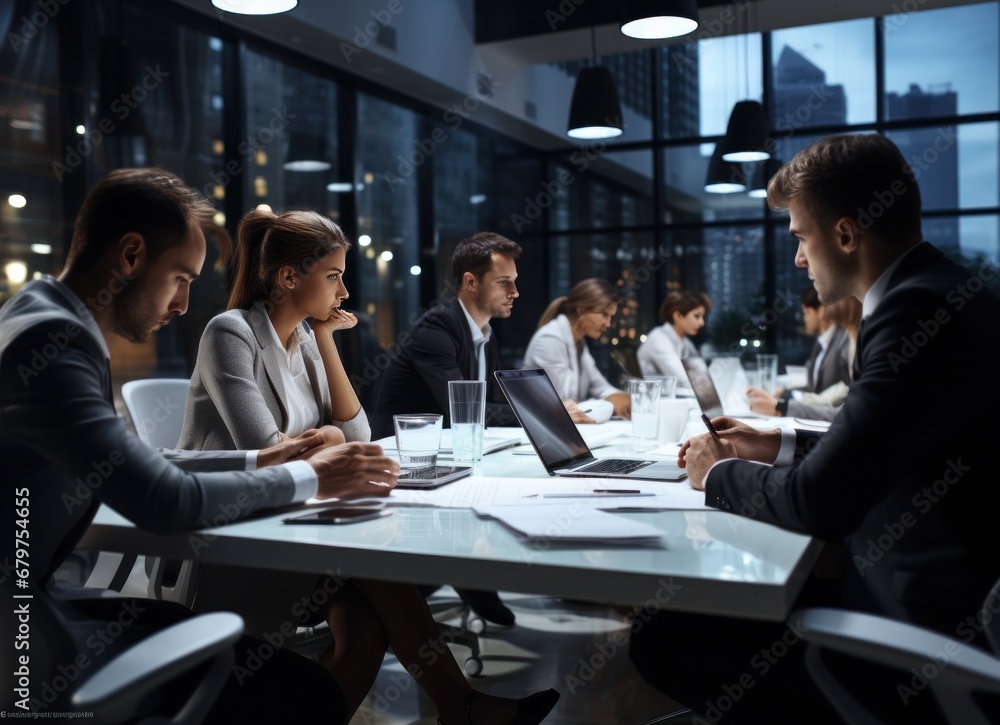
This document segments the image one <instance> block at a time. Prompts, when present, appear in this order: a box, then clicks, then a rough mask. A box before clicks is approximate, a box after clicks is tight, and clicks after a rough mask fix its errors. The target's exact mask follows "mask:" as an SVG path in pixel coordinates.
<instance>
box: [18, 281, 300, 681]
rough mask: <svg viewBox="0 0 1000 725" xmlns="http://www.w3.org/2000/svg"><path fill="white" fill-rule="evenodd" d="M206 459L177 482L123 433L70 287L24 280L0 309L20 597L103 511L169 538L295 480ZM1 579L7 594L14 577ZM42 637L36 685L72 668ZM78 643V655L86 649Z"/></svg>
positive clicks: (95, 341) (100, 345)
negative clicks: (18, 518)
mask: <svg viewBox="0 0 1000 725" xmlns="http://www.w3.org/2000/svg"><path fill="white" fill-rule="evenodd" d="M174 458H175V459H178V460H180V459H192V458H193V459H195V463H196V466H195V467H200V466H199V464H200V463H202V461H199V460H198V459H199V458H204V456H203V455H200V454H186V455H185V454H180V453H178V454H174ZM209 459H210V460H209V461H208V464H209V467H210V468H213V469H214V470H215V472H211V473H199V474H192V473H188V472H185V471H184V470H182V469H181V468H180V467H178V465H175V464H174V463H171V462H170V461H168V460H167V458H165V457H164V456H163V455H162V454H161V453H159V452H157V451H155V450H153V449H151V448H149V447H147V446H146V445H144V444H143V443H142V442H140V441H139V439H138V438H136V437H135V436H134V435H133V434H132V433H130V432H128V431H127V430H126V429H125V425H124V423H123V421H122V420H121V418H119V417H118V416H117V415H116V413H115V408H114V404H113V402H112V390H111V373H110V368H109V365H108V358H107V348H106V347H105V345H104V340H103V337H102V336H101V333H100V330H99V329H98V328H97V325H96V323H95V322H94V319H93V317H92V316H91V315H90V313H89V312H88V311H87V309H86V307H85V306H84V305H83V303H82V302H81V301H80V300H79V299H78V298H77V297H76V296H75V295H74V294H73V293H72V292H71V291H70V290H69V289H68V288H67V287H65V286H64V285H62V284H61V283H59V282H57V281H56V280H54V279H52V278H47V279H43V280H39V281H35V282H29V283H28V284H26V285H25V286H24V287H23V288H22V289H21V290H20V291H19V292H18V293H17V294H16V295H14V297H13V298H11V299H10V300H8V301H7V303H6V304H5V305H4V306H3V307H2V308H0V460H2V461H3V467H4V475H3V483H4V485H3V488H4V490H5V495H7V496H9V498H10V501H11V503H13V502H14V500H15V499H21V500H23V501H25V503H23V504H20V503H19V504H18V506H17V508H19V509H20V508H24V509H25V510H26V512H27V515H25V516H24V517H23V518H24V519H25V521H26V526H25V527H24V528H26V530H27V531H28V537H29V538H28V541H29V543H30V559H29V564H30V566H28V567H26V568H27V569H28V577H27V582H28V588H27V589H25V590H18V591H22V593H24V592H27V593H31V594H32V595H33V596H34V597H35V598H36V599H37V598H39V597H44V596H46V591H47V589H46V586H47V585H48V583H49V581H50V579H51V577H52V573H53V572H54V571H55V570H56V568H57V567H58V566H59V564H60V563H61V562H62V561H63V560H64V559H65V558H66V556H67V555H68V554H69V552H71V551H72V550H73V548H74V547H75V546H76V544H77V542H78V541H79V540H80V537H81V536H82V535H83V532H84V531H85V530H86V528H87V526H88V525H89V524H90V521H91V520H92V519H93V517H94V514H95V512H96V511H97V508H98V505H99V504H100V503H101V502H104V503H106V504H108V505H109V506H111V507H112V508H114V509H115V510H117V511H118V512H119V513H121V514H123V515H124V516H126V517H127V518H129V519H130V520H131V521H133V522H134V523H135V524H136V525H138V526H141V527H143V528H146V529H149V530H152V531H155V532H161V533H174V532H178V531H183V530H186V529H194V528H197V527H200V526H202V525H204V522H212V521H214V520H215V519H216V518H219V520H220V521H231V520H233V519H235V518H239V517H241V516H245V515H247V514H249V513H251V512H253V511H256V510H258V509H263V508H269V507H274V506H280V505H283V504H287V503H289V502H290V501H291V500H292V498H293V494H294V488H295V487H294V483H293V480H292V476H291V474H290V473H289V472H288V471H287V470H285V469H284V468H283V467H273V468H268V469H265V470H261V471H255V472H249V473H248V472H240V471H239V470H237V469H242V468H244V467H245V465H246V464H245V461H246V458H245V454H244V453H242V452H236V453H223V454H214V453H213V454H211V455H210V456H209ZM220 468H228V469H230V470H228V471H224V472H223V471H219V470H218V469H220ZM9 510H10V509H8V511H9ZM8 515H9V514H8ZM220 517H221V518H220ZM8 530H9V529H8ZM9 554H10V555H11V556H13V554H14V552H13V549H10V550H9ZM18 578H21V577H20V576H19V577H18ZM0 580H2V581H4V582H6V585H5V589H6V588H8V587H10V588H11V589H13V584H14V576H13V574H12V572H5V575H4V576H3V577H2V579H0ZM5 631H6V630H5ZM11 631H13V630H11ZM92 633H93V631H91V634H92ZM38 635H39V639H38V640H37V641H36V639H35V638H34V637H35V632H34V630H33V632H32V637H33V639H32V642H31V646H32V649H31V653H32V654H31V662H32V675H33V677H36V676H37V677H38V678H39V679H35V680H34V681H35V682H36V683H38V682H42V681H43V679H44V677H45V673H46V668H47V667H51V666H54V664H55V663H56V662H62V663H63V664H65V663H67V662H72V653H67V652H66V651H64V650H65V645H60V647H58V648H57V650H56V651H50V652H46V649H45V647H44V643H45V642H46V640H45V639H43V638H41V631H39V632H38ZM36 644H37V645H38V647H36ZM76 644H77V648H78V651H80V652H84V651H86V649H85V647H84V642H83V641H79V642H77V643H76ZM36 666H37V668H36ZM34 696H36V697H37V694H35V695H34Z"/></svg>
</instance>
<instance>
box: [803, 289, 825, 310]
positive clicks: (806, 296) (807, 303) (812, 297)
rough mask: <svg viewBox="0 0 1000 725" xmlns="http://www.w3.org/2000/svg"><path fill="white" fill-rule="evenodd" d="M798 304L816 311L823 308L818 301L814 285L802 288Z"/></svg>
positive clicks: (817, 293)
mask: <svg viewBox="0 0 1000 725" xmlns="http://www.w3.org/2000/svg"><path fill="white" fill-rule="evenodd" d="M799 302H801V303H802V306H803V307H809V308H810V309H813V310H818V309H819V308H820V307H822V306H823V303H822V302H820V301H819V292H817V291H816V286H815V285H809V286H808V287H803V288H802V292H801V293H800V294H799Z"/></svg>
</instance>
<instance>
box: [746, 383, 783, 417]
mask: <svg viewBox="0 0 1000 725" xmlns="http://www.w3.org/2000/svg"><path fill="white" fill-rule="evenodd" d="M746 396H747V402H748V403H750V410H752V411H753V412H754V413H756V414H757V415H771V416H777V415H781V413H779V412H778V399H777V398H775V397H774V396H773V395H768V394H767V393H765V392H764V391H763V390H761V389H760V388H758V387H757V386H755V385H748V386H747V389H746Z"/></svg>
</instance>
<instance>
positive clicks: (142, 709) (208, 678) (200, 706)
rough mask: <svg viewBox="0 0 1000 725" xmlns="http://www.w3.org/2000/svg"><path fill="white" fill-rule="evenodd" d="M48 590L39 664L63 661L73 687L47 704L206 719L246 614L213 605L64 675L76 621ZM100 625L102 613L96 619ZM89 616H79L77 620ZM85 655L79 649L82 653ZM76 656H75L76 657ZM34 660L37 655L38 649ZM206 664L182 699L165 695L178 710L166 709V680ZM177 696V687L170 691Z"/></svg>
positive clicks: (106, 717)
mask: <svg viewBox="0 0 1000 725" xmlns="http://www.w3.org/2000/svg"><path fill="white" fill-rule="evenodd" d="M58 602H59V600H58V599H57V598H55V597H50V596H48V595H41V596H37V597H35V599H34V600H33V601H32V615H33V617H37V619H36V620H34V621H37V622H39V623H40V624H41V625H42V626H38V627H34V628H32V637H33V641H32V650H33V651H35V645H34V638H35V637H38V639H39V640H40V643H39V647H38V650H39V651H40V652H39V653H40V657H39V659H40V660H41V661H40V662H39V664H42V665H43V669H42V670H41V671H43V672H45V671H48V672H56V671H57V669H56V668H57V667H58V666H59V665H60V664H62V665H63V666H64V667H63V676H62V677H61V679H62V680H65V681H67V682H68V685H67V688H66V690H65V691H63V692H62V693H61V694H60V696H59V698H58V699H57V700H56V701H55V702H52V703H50V704H49V707H50V708H51V709H53V711H54V710H56V709H57V710H61V711H63V712H75V713H81V714H83V713H87V717H88V718H91V717H92V718H93V720H94V722H100V723H109V724H114V723H124V722H130V723H143V724H145V725H168V724H171V723H174V724H176V725H181V724H182V723H183V724H184V725H187V724H189V723H200V722H201V721H202V720H204V719H205V716H206V715H207V714H208V712H209V710H210V709H211V707H212V705H213V704H214V703H215V700H216V698H217V697H218V695H219V693H220V692H221V690H222V688H223V686H224V685H225V682H226V678H227V677H228V675H229V671H230V668H231V667H232V664H233V659H234V654H233V645H234V644H235V643H236V640H238V639H239V637H240V635H241V634H242V633H243V620H242V619H240V617H238V616H237V615H235V614H232V613H230V612H214V613H212V614H203V615H199V616H195V617H192V618H190V619H186V620H183V621H181V622H178V623H177V624H173V625H171V626H168V627H165V628H164V629H162V630H160V631H158V632H156V633H154V634H152V635H150V636H149V637H146V638H144V639H142V640H139V641H138V642H136V643H135V644H133V645H131V646H130V647H128V648H126V649H125V650H124V651H122V652H120V653H119V654H117V655H115V656H114V657H111V658H110V659H109V660H108V661H106V662H103V663H101V665H100V667H99V668H98V669H97V670H96V671H93V672H90V671H89V670H88V669H84V670H82V672H81V674H82V677H80V678H79V679H78V680H77V679H74V678H73V677H71V676H68V675H65V664H66V663H67V662H69V661H70V660H68V659H67V657H68V656H69V653H73V652H77V651H78V647H77V646H76V645H75V643H74V640H73V637H72V636H71V635H70V629H71V627H72V624H73V623H71V622H70V621H69V620H67V619H66V617H65V616H64V615H63V612H62V611H61V610H62V609H63V608H61V607H60V606H58ZM90 622H93V623H94V624H97V625H100V624H101V622H100V621H99V620H90ZM81 623H82V624H88V623H89V622H86V621H81V620H79V619H78V620H77V621H76V624H77V625H80V624H81ZM79 656H80V655H77V658H78V657H79ZM77 661H78V660H77V659H73V660H72V662H77ZM32 664H33V666H37V665H35V657H32ZM203 666H205V668H204V670H203V671H201V672H200V673H199V675H198V678H197V681H195V682H193V683H192V684H191V690H190V692H189V693H188V694H187V697H186V699H185V700H184V701H183V702H182V703H181V704H180V707H177V706H176V705H174V704H172V703H162V704H163V705H165V706H167V707H169V708H170V709H171V710H176V712H174V714H173V715H168V714H164V713H163V712H162V710H163V707H161V697H160V694H161V692H162V690H163V688H164V686H165V685H167V684H168V683H170V682H172V681H174V680H176V679H177V678H178V677H180V676H181V675H184V674H187V673H189V672H194V671H195V670H198V669H199V668H202V667H203ZM171 695H172V696H173V697H177V692H176V690H174V691H172V692H171Z"/></svg>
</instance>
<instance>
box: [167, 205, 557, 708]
mask: <svg viewBox="0 0 1000 725" xmlns="http://www.w3.org/2000/svg"><path fill="white" fill-rule="evenodd" d="M236 244H237V255H238V257H237V269H236V275H235V278H234V281H233V289H232V293H231V294H230V296H229V305H228V307H229V309H228V311H227V312H223V313H222V314H220V315H217V316H216V317H215V318H213V319H212V320H211V321H210V322H209V323H208V325H207V326H206V328H205V332H204V334H203V335H202V338H201V344H200V346H199V349H198V361H197V363H196V365H195V370H194V373H193V375H192V378H191V387H190V389H189V391H188V398H187V407H186V409H185V416H184V426H183V433H182V435H181V443H180V447H182V448H194V449H246V450H254V449H258V448H262V447H265V446H269V445H273V444H274V443H276V442H277V441H278V440H279V439H282V438H283V437H286V436H287V437H296V436H298V435H300V434H302V433H303V432H306V431H309V430H311V429H319V430H320V431H322V433H323V438H324V439H325V441H326V445H327V446H329V445H338V444H343V443H344V440H345V438H346V439H347V440H348V441H368V440H369V437H370V430H369V427H368V422H367V417H366V415H365V411H364V410H362V408H361V404H360V403H359V402H358V397H357V395H356V394H355V392H354V390H353V388H352V386H351V383H350V380H349V379H348V377H347V374H346V372H345V371H344V367H343V364H342V363H341V361H340V355H339V354H338V352H337V348H336V345H335V344H334V341H333V333H334V331H336V330H339V329H345V328H348V327H353V326H354V325H355V324H356V323H357V320H356V319H355V317H354V315H352V314H351V313H350V312H347V311H346V310H344V309H343V308H342V307H341V304H342V303H343V301H344V300H346V299H347V298H348V293H347V288H346V287H345V286H344V270H345V267H346V262H345V256H346V253H347V250H348V248H349V247H350V243H349V242H348V241H347V238H346V237H345V236H344V234H343V232H342V231H341V230H340V227H338V226H337V225H336V224H334V223H333V222H332V221H331V220H330V219H328V218H327V217H325V216H323V215H321V214H317V213H315V212H310V211H291V212H286V213H284V214H281V215H277V216H276V215H274V214H271V213H270V212H261V211H253V212H250V213H249V214H247V215H246V216H245V217H243V219H242V220H241V221H240V225H239V229H238V232H237V239H236ZM307 318H308V319H310V320H311V327H312V329H311V330H310V329H308V328H307V327H306V326H305V324H304V323H305V320H306V319H307ZM348 445H353V446H357V445H358V444H357V443H348ZM308 455H309V453H307V454H306V456H308ZM204 569H205V568H204V567H203V573H202V577H203V578H204V577H206V576H207V575H209V574H210V573H209V574H206V573H205V571H204ZM263 579H264V575H259V576H257V577H255V578H254V579H253V580H250V581H249V582H248V584H249V586H251V587H252V589H250V591H248V592H246V593H240V594H236V593H234V594H233V598H234V600H235V599H237V598H239V597H240V596H241V595H242V598H244V599H249V598H253V597H260V596H266V597H268V599H269V604H270V605H271V609H272V610H274V611H284V612H285V613H286V614H287V612H289V611H296V610H295V606H296V602H301V601H303V593H306V597H309V595H308V592H309V591H310V590H313V591H314V592H315V594H316V595H319V594H320V592H319V589H322V590H323V591H322V596H314V597H312V598H310V600H311V601H314V602H320V601H322V602H326V605H325V606H324V607H322V609H321V610H320V612H318V614H320V615H321V616H323V617H324V618H325V619H326V621H327V622H328V623H329V625H330V631H331V632H332V633H333V640H334V641H333V644H332V645H331V646H330V647H328V648H327V650H326V651H325V652H324V653H323V654H322V655H321V657H320V659H319V662H320V664H321V665H323V666H324V667H326V669H327V670H328V671H329V672H330V673H331V674H332V675H333V677H334V679H336V681H337V683H338V684H339V685H340V689H341V690H342V691H343V693H344V697H345V699H346V701H347V706H348V710H349V712H348V713H346V715H343V714H341V713H338V714H337V715H336V716H335V717H334V719H336V720H340V721H343V722H346V721H348V720H350V718H351V716H352V715H353V714H354V712H355V711H356V710H357V708H358V707H359V706H360V705H361V703H362V702H363V700H364V698H365V696H366V695H367V694H368V691H369V689H370V688H371V685H372V683H373V682H374V680H375V677H376V675H377V674H378V670H379V668H380V666H381V664H382V659H383V657H384V655H385V650H386V647H387V646H391V647H392V650H393V652H394V654H395V655H396V658H397V659H398V660H399V661H400V662H401V663H402V664H403V666H404V667H405V668H406V669H407V670H408V671H409V672H419V673H420V677H419V679H417V684H419V685H420V686H421V687H422V688H423V689H424V691H425V692H426V693H427V694H428V695H429V696H430V697H431V699H432V700H433V701H434V703H435V704H436V705H437V707H438V711H439V713H440V715H441V720H440V721H441V722H443V723H445V724H446V725H447V724H449V723H462V725H465V724H466V723H469V722H475V723H537V722H540V721H541V720H542V719H543V718H544V717H545V716H546V715H547V714H548V712H549V710H551V709H552V707H553V706H554V705H555V703H556V700H558V699H559V694H558V693H557V692H556V691H554V690H549V691H547V692H544V693H538V694H536V695H533V696H531V697H528V698H524V699H522V700H512V699H509V698H501V697H496V696H493V695H487V694H484V693H481V692H476V691H474V690H473V689H472V688H471V687H470V686H469V683H468V681H467V680H466V678H465V675H464V674H463V673H462V670H461V669H460V668H459V666H458V664H457V663H456V662H455V660H454V658H453V657H451V656H449V655H447V654H446V655H445V656H444V657H435V658H433V659H432V660H428V659H427V657H426V652H425V651H424V649H425V648H426V645H427V642H433V641H437V640H438V639H439V637H440V633H439V631H438V627H437V624H436V623H435V622H434V620H433V618H432V617H431V614H430V611H429V610H428V608H427V604H426V602H425V601H424V598H423V597H422V596H421V594H420V592H419V591H418V590H417V588H416V586H414V585H412V584H400V583H394V582H382V581H372V580H368V579H357V578H355V579H350V580H347V581H343V580H340V579H331V578H328V577H322V578H320V580H319V582H318V583H317V581H316V577H314V576H313V577H310V576H307V575H303V580H302V583H301V586H300V587H296V586H291V587H289V586H288V585H287V583H286V578H283V579H282V586H281V589H280V591H279V590H278V589H277V587H268V586H267V584H266V582H264V581H263ZM267 590H270V591H268V593H267V594H263V592H264V591H267ZM280 592H284V593H285V595H287V598H288V602H287V606H285V607H281V606H279V605H276V604H275V602H274V601H273V599H274V598H275V597H277V596H280ZM331 592H332V594H331ZM297 606H299V607H300V608H301V604H299V605H297ZM267 631H275V630H274V628H270V629H268V630H267Z"/></svg>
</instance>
